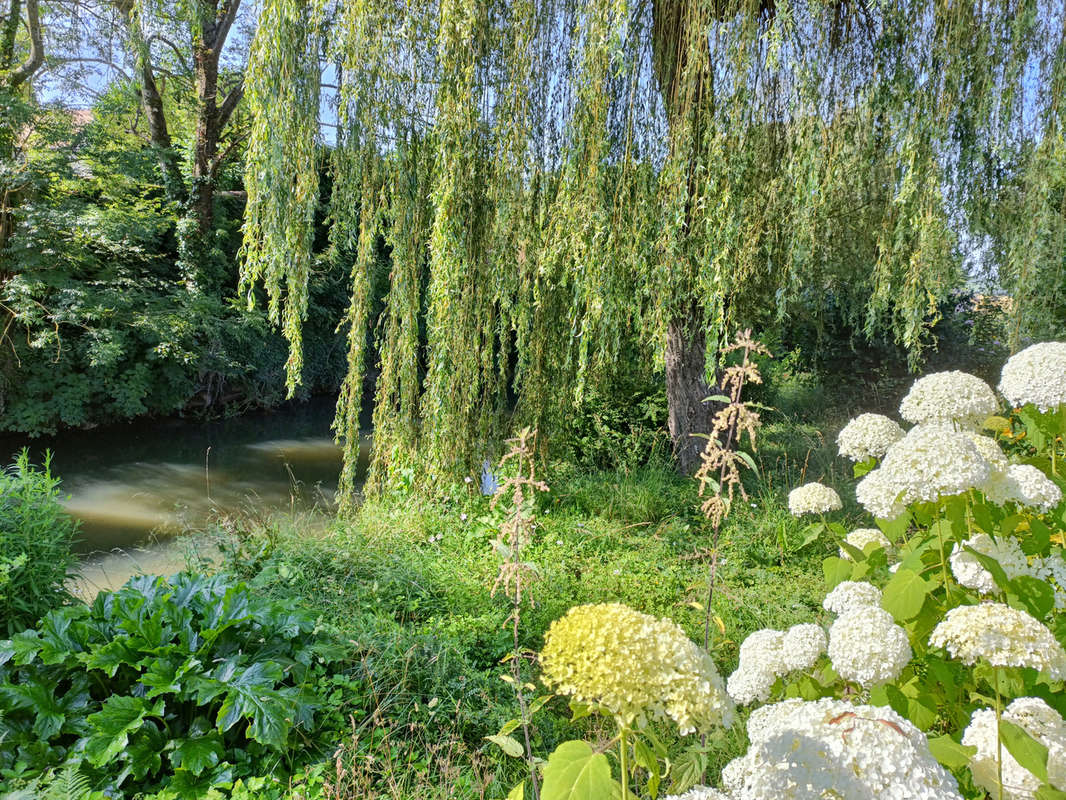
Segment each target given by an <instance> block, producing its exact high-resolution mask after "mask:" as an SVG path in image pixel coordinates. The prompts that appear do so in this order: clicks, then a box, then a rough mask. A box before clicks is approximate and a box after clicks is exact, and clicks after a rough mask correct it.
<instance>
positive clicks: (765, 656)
mask: <svg viewBox="0 0 1066 800" xmlns="http://www.w3.org/2000/svg"><path fill="white" fill-rule="evenodd" d="M784 646H785V634H784V632H782V631H775V630H773V629H772V628H763V629H762V630H758V631H755V632H754V633H752V634H749V635H748V638H746V639H745V640H744V641H743V642H742V643H741V645H740V661H741V663H748V664H754V665H756V666H759V667H761V668H762V669H765V670H767V671H769V672H773V673H777V672H781V671H782V668H783V667H782V665H783V664H784Z"/></svg>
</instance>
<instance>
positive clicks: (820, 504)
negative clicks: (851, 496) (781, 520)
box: [788, 483, 843, 517]
mask: <svg viewBox="0 0 1066 800" xmlns="http://www.w3.org/2000/svg"><path fill="white" fill-rule="evenodd" d="M841 508H843V504H842V503H841V502H840V495H838V494H837V493H836V491H835V490H834V489H832V488H831V487H829V486H826V485H824V484H821V483H805V484H803V486H797V487H796V488H795V489H793V490H792V491H791V492H789V493H788V511H789V513H790V514H792V516H794V517H802V516H803V515H804V514H825V513H827V512H829V511H839V510H840V509H841Z"/></svg>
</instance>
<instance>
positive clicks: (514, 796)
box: [507, 781, 526, 800]
mask: <svg viewBox="0 0 1066 800" xmlns="http://www.w3.org/2000/svg"><path fill="white" fill-rule="evenodd" d="M525 798H526V782H525V781H522V782H521V783H517V784H515V785H514V786H513V787H511V791H509V792H508V793H507V800H525Z"/></svg>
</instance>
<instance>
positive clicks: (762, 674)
mask: <svg viewBox="0 0 1066 800" xmlns="http://www.w3.org/2000/svg"><path fill="white" fill-rule="evenodd" d="M784 643H785V634H784V633H782V632H781V631H775V630H773V629H772V628H764V629H762V630H758V631H755V632H754V633H752V634H750V635H749V636H748V638H746V639H745V640H744V641H743V642H742V643H741V645H740V663H739V664H737V668H736V670H735V671H734V672H733V674H732V675H730V676H729V680H728V681H726V691H727V692H728V693H729V696H730V697H732V698H733V701H734V702H735V703H737V704H738V705H745V706H746V705H748V704H750V703H755V702H762V701H764V700H766V698H768V697H769V696H770V689H771V688H773V685H774V681H776V680H777V676H778V675H781V674H782V673H784V672H785V671H786V670H785V659H784Z"/></svg>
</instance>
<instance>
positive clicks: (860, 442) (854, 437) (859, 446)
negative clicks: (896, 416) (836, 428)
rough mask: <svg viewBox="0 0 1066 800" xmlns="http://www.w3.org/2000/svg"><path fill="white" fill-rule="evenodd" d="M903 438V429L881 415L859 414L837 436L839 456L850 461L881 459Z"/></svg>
mask: <svg viewBox="0 0 1066 800" xmlns="http://www.w3.org/2000/svg"><path fill="white" fill-rule="evenodd" d="M902 438H903V428H901V427H900V426H899V425H898V424H897V423H896V422H895V421H894V420H891V419H889V418H888V417H886V416H883V415H881V414H859V416H857V417H855V419H853V420H851V421H850V422H849V423H848V424H847V425H845V426H844V428H843V429H842V430H841V431H840V433H839V434H838V435H837V446H838V448H839V449H840V455H842V456H844V457H845V458H850V459H851V460H852V461H866V460H867V459H870V458H881V457H882V456H884V454H885V453H887V452H888V448H889V447H891V446H892V445H894V444H895V443H896V442H898V441H899V440H900V439H902Z"/></svg>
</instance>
